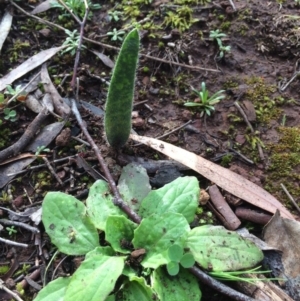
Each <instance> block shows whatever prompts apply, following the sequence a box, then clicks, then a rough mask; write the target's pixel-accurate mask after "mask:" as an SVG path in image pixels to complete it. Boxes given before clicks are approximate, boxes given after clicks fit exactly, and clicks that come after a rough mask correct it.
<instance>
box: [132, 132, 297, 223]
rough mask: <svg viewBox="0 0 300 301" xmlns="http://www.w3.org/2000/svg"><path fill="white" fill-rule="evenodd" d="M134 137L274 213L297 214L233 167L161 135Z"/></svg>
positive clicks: (234, 193) (236, 194)
mask: <svg viewBox="0 0 300 301" xmlns="http://www.w3.org/2000/svg"><path fill="white" fill-rule="evenodd" d="M130 138H131V139H133V140H135V141H138V142H141V143H143V144H146V145H148V146H150V147H151V148H153V149H155V150H157V151H159V152H161V153H163V154H165V155H166V156H169V157H170V158H172V159H174V160H176V161H177V162H180V163H182V164H184V165H186V166H188V167H189V168H191V169H193V170H195V171H197V172H198V173H200V174H201V175H202V176H204V177H205V178H207V179H209V180H210V181H212V182H213V183H215V184H216V185H218V186H219V187H221V188H223V189H224V190H226V191H228V192H230V193H231V194H233V195H235V196H237V197H239V198H241V199H243V200H244V201H246V202H248V203H250V204H252V205H254V206H257V207H259V208H261V209H264V210H266V211H268V212H271V213H275V212H276V210H277V209H278V210H279V211H280V212H281V214H282V216H283V217H286V218H289V219H292V220H294V219H295V218H294V216H293V215H292V214H291V213H290V212H289V211H288V210H287V209H286V208H285V207H284V206H283V205H282V204H281V203H280V202H279V201H278V200H277V199H276V198H275V197H273V196H272V195H271V194H270V193H268V192H267V191H265V190H264V189H263V188H261V187H259V186H258V185H256V184H254V183H252V182H250V181H249V180H247V179H245V178H243V177H242V176H240V175H238V174H236V173H234V172H232V171H231V170H229V169H226V168H224V167H222V166H219V165H217V164H215V163H213V162H210V161H208V160H206V159H204V158H202V157H200V156H197V155H195V154H193V153H191V152H189V151H186V150H184V149H182V148H179V147H177V146H174V145H172V144H169V143H166V142H164V141H160V140H158V139H154V138H149V137H142V136H138V135H133V134H131V135H130Z"/></svg>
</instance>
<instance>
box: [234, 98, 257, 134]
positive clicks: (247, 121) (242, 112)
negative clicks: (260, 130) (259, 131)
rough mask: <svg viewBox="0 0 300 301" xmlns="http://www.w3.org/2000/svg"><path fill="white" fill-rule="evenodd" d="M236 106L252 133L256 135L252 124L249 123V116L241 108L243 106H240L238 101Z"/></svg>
mask: <svg viewBox="0 0 300 301" xmlns="http://www.w3.org/2000/svg"><path fill="white" fill-rule="evenodd" d="M233 104H234V106H235V107H236V108H237V109H238V111H239V112H240V114H241V115H242V117H243V118H244V121H245V122H246V124H247V126H248V127H249V129H250V131H251V133H254V129H253V127H252V124H251V123H250V122H249V120H248V118H247V115H246V114H245V112H244V110H243V109H242V108H241V106H240V105H239V103H238V102H237V101H235V102H234V103H233Z"/></svg>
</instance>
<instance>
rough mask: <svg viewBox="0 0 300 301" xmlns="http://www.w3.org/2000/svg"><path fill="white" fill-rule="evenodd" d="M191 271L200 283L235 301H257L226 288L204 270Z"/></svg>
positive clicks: (192, 269)
mask: <svg viewBox="0 0 300 301" xmlns="http://www.w3.org/2000/svg"><path fill="white" fill-rule="evenodd" d="M189 271H190V272H191V273H192V274H194V275H195V276H196V277H197V278H198V279H200V281H201V282H202V283H204V284H207V285H208V286H210V287H211V288H213V289H215V290H216V291H218V292H220V293H222V294H224V295H226V296H228V297H230V298H232V299H233V300H238V301H255V299H253V298H251V297H248V296H246V295H244V294H242V293H240V292H237V291H235V290H234V289H232V288H230V287H228V286H226V285H225V284H223V283H221V282H219V281H217V280H215V279H214V278H212V277H211V276H209V275H207V274H206V273H204V272H203V271H202V270H200V269H198V268H197V267H196V266H193V267H191V268H189Z"/></svg>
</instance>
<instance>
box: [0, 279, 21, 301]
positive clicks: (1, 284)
mask: <svg viewBox="0 0 300 301" xmlns="http://www.w3.org/2000/svg"><path fill="white" fill-rule="evenodd" d="M0 289H2V290H4V291H6V292H7V293H8V294H10V295H11V296H12V297H13V298H14V299H16V300H17V301H23V299H21V298H20V297H19V296H18V294H16V293H14V292H13V291H11V290H10V289H8V288H7V287H6V286H5V285H4V281H3V280H1V279H0Z"/></svg>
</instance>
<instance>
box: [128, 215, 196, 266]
mask: <svg viewBox="0 0 300 301" xmlns="http://www.w3.org/2000/svg"><path fill="white" fill-rule="evenodd" d="M189 231H190V227H189V224H188V222H187V220H186V219H185V217H184V216H183V215H182V214H179V213H174V212H166V213H164V214H161V215H157V214H153V215H151V216H149V217H146V218H144V219H143V220H142V222H141V224H140V225H139V226H138V228H137V229H136V230H135V231H134V239H133V241H132V243H133V245H134V247H135V249H140V248H143V249H146V255H145V258H144V259H143V261H142V262H141V264H142V265H143V266H144V267H145V268H153V269H156V268H158V267H159V266H160V265H164V264H167V263H168V262H170V261H171V260H170V259H169V256H168V249H169V248H170V247H171V246H172V245H173V244H177V245H179V246H181V247H183V246H184V243H185V241H186V238H187V235H188V232H189Z"/></svg>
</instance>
